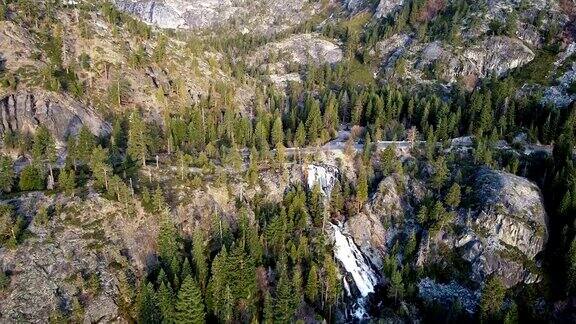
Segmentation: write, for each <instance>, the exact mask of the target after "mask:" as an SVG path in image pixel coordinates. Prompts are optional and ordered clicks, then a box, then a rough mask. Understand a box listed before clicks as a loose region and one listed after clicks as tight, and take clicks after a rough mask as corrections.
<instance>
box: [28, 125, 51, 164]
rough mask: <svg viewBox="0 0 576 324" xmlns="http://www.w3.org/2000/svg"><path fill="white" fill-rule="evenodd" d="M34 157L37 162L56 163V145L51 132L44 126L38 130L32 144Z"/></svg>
mask: <svg viewBox="0 0 576 324" xmlns="http://www.w3.org/2000/svg"><path fill="white" fill-rule="evenodd" d="M32 157H33V158H34V160H36V161H37V162H43V163H53V162H55V161H56V144H55V143H54V139H53V138H52V135H51V134H50V131H49V130H48V128H46V126H44V125H42V126H40V127H38V129H37V130H36V136H35V137H34V143H33V144H32Z"/></svg>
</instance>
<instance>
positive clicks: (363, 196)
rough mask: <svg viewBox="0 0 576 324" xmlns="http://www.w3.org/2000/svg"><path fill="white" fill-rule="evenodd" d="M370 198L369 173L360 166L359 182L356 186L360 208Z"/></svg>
mask: <svg viewBox="0 0 576 324" xmlns="http://www.w3.org/2000/svg"><path fill="white" fill-rule="evenodd" d="M367 200H368V175H367V174H366V169H365V168H364V167H363V166H360V170H359V172H358V184H357V186H356V202H357V203H358V210H360V209H361V206H362V205H363V204H364V203H365V202H366V201H367Z"/></svg>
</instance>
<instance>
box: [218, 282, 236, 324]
mask: <svg viewBox="0 0 576 324" xmlns="http://www.w3.org/2000/svg"><path fill="white" fill-rule="evenodd" d="M235 302H236V301H235V300H234V295H233V294H232V289H230V286H229V285H226V287H225V288H224V295H223V296H222V304H223V307H222V309H221V311H220V315H221V319H222V320H224V322H226V323H230V322H231V321H232V319H233V318H234V306H235Z"/></svg>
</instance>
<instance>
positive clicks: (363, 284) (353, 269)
mask: <svg viewBox="0 0 576 324" xmlns="http://www.w3.org/2000/svg"><path fill="white" fill-rule="evenodd" d="M337 172H338V170H337V169H335V168H332V167H325V166H319V165H309V166H308V178H307V182H308V183H307V184H308V188H310V189H312V187H314V185H315V184H316V183H319V184H320V188H321V189H322V193H323V194H324V197H325V198H326V200H328V198H329V197H330V193H331V191H332V188H333V187H334V183H335V182H336V179H337ZM330 225H331V226H332V230H333V233H334V256H335V257H336V259H337V260H338V261H339V262H340V264H341V265H342V267H343V268H344V270H346V272H347V273H349V274H350V276H351V277H352V280H353V281H354V285H355V286H356V288H358V291H359V292H360V296H359V297H358V299H357V301H356V303H355V305H354V306H353V307H354V308H353V315H354V317H356V318H357V319H365V318H366V317H367V313H366V310H365V308H364V305H365V298H366V297H367V296H368V295H369V294H370V293H373V292H374V288H375V287H376V285H377V284H378V276H377V275H376V273H375V272H374V270H373V269H372V267H371V266H370V263H369V262H368V261H367V259H366V258H365V257H364V255H363V254H362V252H360V249H358V246H356V244H355V243H354V240H353V239H352V238H351V237H350V236H349V235H348V234H346V233H345V232H344V231H343V229H342V226H340V225H334V224H330ZM343 280H344V288H345V290H346V292H347V294H348V296H349V297H352V293H351V291H350V285H349V283H348V281H347V279H346V277H344V278H343Z"/></svg>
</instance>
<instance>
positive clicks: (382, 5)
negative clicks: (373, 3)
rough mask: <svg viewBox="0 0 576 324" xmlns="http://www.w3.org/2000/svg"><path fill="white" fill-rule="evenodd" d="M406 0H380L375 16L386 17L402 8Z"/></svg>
mask: <svg viewBox="0 0 576 324" xmlns="http://www.w3.org/2000/svg"><path fill="white" fill-rule="evenodd" d="M403 5H404V0H380V2H379V3H378V7H376V12H375V13H374V16H375V17H376V18H382V17H386V16H388V15H389V14H392V13H394V12H396V11H397V10H399V9H400V8H402V6H403Z"/></svg>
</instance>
